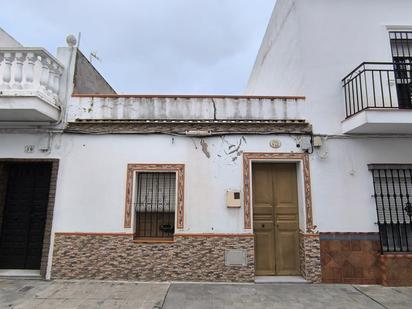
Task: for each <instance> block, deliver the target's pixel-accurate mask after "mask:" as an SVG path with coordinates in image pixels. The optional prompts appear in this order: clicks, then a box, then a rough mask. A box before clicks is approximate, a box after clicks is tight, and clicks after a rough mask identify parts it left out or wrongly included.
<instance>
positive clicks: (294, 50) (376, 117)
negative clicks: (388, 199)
mask: <svg viewBox="0 0 412 309" xmlns="http://www.w3.org/2000/svg"><path fill="white" fill-rule="evenodd" d="M411 10H412V2H411V1H404V0H397V1H385V0H378V1H372V0H371V1H356V0H353V1H352V0H348V1H339V0H333V1H324V0H315V1H305V0H293V1H289V0H285V1H283V0H278V1H277V3H276V7H275V10H274V13H273V16H272V18H271V20H270V23H269V26H268V30H267V32H266V35H265V37H264V40H263V43H262V46H261V48H260V51H259V54H258V56H257V59H256V63H255V66H254V68H253V71H252V74H251V77H250V80H249V84H248V86H247V89H246V94H247V95H273V94H275V93H276V94H282V95H291V94H294V95H304V96H305V97H306V102H307V105H308V106H309V107H310V108H308V109H307V111H306V113H305V115H304V119H306V120H308V121H309V122H310V123H311V124H312V126H313V132H314V134H315V135H320V136H322V137H323V141H324V142H323V145H322V147H320V148H318V149H317V150H315V153H314V154H313V155H312V156H311V157H312V166H311V168H312V169H311V173H312V188H313V192H312V194H313V208H314V221H315V222H314V223H315V224H316V225H317V226H318V228H319V230H320V231H321V232H344V231H353V232H355V231H358V232H376V231H377V226H376V225H375V222H376V210H375V201H374V199H373V198H372V197H371V195H372V194H373V183H372V176H371V173H370V171H368V167H367V165H368V164H372V163H411V162H412V161H411V154H412V147H411V145H412V144H411V142H412V137H411V133H412V131H411V121H412V113H411V111H410V110H390V111H388V110H379V109H377V110H370V111H364V112H362V113H359V114H357V115H355V116H352V117H350V118H348V119H347V120H345V96H344V91H343V89H342V78H344V77H345V76H346V75H347V74H349V73H350V72H351V71H352V70H353V69H355V68H356V67H357V66H358V65H359V64H361V63H362V62H368V61H370V62H389V63H390V62H392V61H393V60H392V53H391V44H390V38H389V31H391V30H396V31H410V30H411V29H412V23H411V20H410V16H409V12H410V11H411ZM392 91H394V92H395V91H396V89H394V87H393V86H392ZM349 132H352V133H358V134H357V135H356V136H354V135H348V134H344V133H349ZM359 133H360V134H359ZM317 152H318V153H319V154H320V155H319V154H318V155H317V154H316V153H317Z"/></svg>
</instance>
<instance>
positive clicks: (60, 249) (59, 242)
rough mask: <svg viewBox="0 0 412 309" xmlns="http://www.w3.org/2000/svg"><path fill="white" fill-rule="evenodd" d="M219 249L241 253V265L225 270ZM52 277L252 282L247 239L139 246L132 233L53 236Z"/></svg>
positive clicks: (251, 241)
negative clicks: (243, 257)
mask: <svg viewBox="0 0 412 309" xmlns="http://www.w3.org/2000/svg"><path fill="white" fill-rule="evenodd" d="M225 249H244V250H246V252H247V265H246V266H242V267H241V266H225V261H224V252H225ZM51 276H52V278H53V279H97V280H139V281H170V280H173V281H233V282H253V281H254V276H255V266H254V238H253V237H178V236H177V237H176V238H175V242H173V243H154V244H142V243H136V242H134V241H133V236H132V235H92V234H83V235H75V234H72V235H71V234H63V233H61V234H59V233H56V235H55V240H54V254H53V265H52V272H51Z"/></svg>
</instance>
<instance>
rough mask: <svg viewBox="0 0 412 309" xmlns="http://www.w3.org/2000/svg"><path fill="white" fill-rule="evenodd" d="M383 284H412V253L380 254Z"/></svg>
mask: <svg viewBox="0 0 412 309" xmlns="http://www.w3.org/2000/svg"><path fill="white" fill-rule="evenodd" d="M380 265H381V272H382V285H385V286H412V255H411V254H385V255H381V256H380Z"/></svg>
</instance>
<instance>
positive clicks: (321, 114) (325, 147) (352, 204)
mask: <svg viewBox="0 0 412 309" xmlns="http://www.w3.org/2000/svg"><path fill="white" fill-rule="evenodd" d="M411 11H412V2H411V1H408V0H396V1H386V0H368V1H361V2H359V1H356V0H347V1H341V0H312V1H306V0H278V1H277V4H276V7H275V10H274V14H273V16H272V18H271V21H270V23H269V26H268V30H267V33H266V35H265V38H264V40H263V43H262V46H261V49H260V51H259V54H258V56H257V60H256V63H255V66H254V68H253V71H252V74H251V77H250V81H249V85H248V87H247V89H246V94H247V96H244V97H237V98H234V97H212V96H209V97H207V96H205V97H196V96H193V97H189V96H180V97H179V96H175V97H173V96H172V97H167V96H164V97H162V96H146V97H143V96H133V95H131V96H118V95H115V94H106V93H101V94H99V93H98V95H94V94H87V93H83V94H75V95H71V94H72V92H73V89H74V88H76V87H75V85H73V83H74V82H73V76H74V74H75V62H76V49H75V48H62V49H59V51H58V55H57V59H54V57H53V56H51V55H49V54H48V53H47V52H46V51H44V50H36V52H41V53H43V55H44V59H46V58H47V59H49V60H50V61H46V62H44V61H43V62H42V63H40V62H41V61H40V60H39V59H37V60H38V61H40V62H39V63H38V64H36V65H35V66H34V67H35V69H36V70H37V71H36V72H37V73H36V74H37V75H35V76H37V80H38V81H37V82H36V83H37V84H36V85H37V86H38V88H39V89H40V90H39V91H40V93H42V92H44V94H47V95H48V96H50V95H51V96H53V98H54V100H55V102H57V103H56V104H55V105H56V111H55V112H56V114H55V115H54V116H53V117H52V121H47V123H42V125H43V126H42V127H39V126H38V125H39V123H38V122H39V121H40V120H41V119H40V120H39V119H38V120H37V121H36V122H35V123H30V119H31V120H33V117H34V116H33V117H31V115H32V114H30V113H28V112H27V108H26V109H24V110H23V111H19V109H22V108H19V107H16V106H17V105H18V104H22V102H23V98H26V99H27V96H25V95H24V93H23V92H22V90H23V88H24V87H15V89H14V88H13V87H12V88H7V91H9V90H10V89H12V90H10V91H15V92H16V93H15V94H16V95H15V96H16V97H14V98H10V96H11V95H6V96H5V95H3V96H0V121H3V123H0V126H1V128H0V130H1V131H0V159H9V158H13V159H16V158H19V159H59V160H60V163H59V170H58V180H57V186H56V200H55V208H54V218H53V224H52V235H53V233H120V234H122V233H124V234H132V233H133V232H134V231H135V226H134V225H132V227H131V228H129V227H125V224H124V221H125V201H126V173H127V166H128V164H184V165H185V182H184V226H183V228H181V229H177V230H176V233H177V234H226V235H227V234H238V235H239V234H245V235H248V234H249V235H250V234H251V233H253V228H247V227H245V208H244V201H243V200H242V204H241V207H240V208H228V207H227V204H226V191H228V190H235V191H240V192H242V194H241V196H242V197H243V191H244V189H245V188H244V174H243V173H244V165H243V164H244V160H243V158H244V153H251V152H252V153H304V152H308V153H309V163H310V186H311V206H312V211H313V224H314V225H315V226H316V228H315V229H314V230H312V229H311V228H310V229H308V226H306V223H305V222H306V215H307V214H306V210H305V203H306V204H307V201H306V202H305V198H306V197H307V195H308V192H307V191H305V188H304V181H305V180H304V171H303V167H302V163H301V162H298V161H296V162H297V163H298V169H297V171H298V179H297V183H298V191H299V192H298V199H299V228H300V230H301V232H302V233H306V232H308V233H313V232H315V233H316V232H318V231H319V232H377V231H378V227H377V225H376V220H377V219H376V208H375V200H374V198H373V196H372V195H373V193H374V189H373V183H372V176H371V173H370V171H369V170H368V164H377V163H387V164H396V163H399V164H408V163H409V164H410V163H412V161H411V158H412V146H411V145H412V144H411V142H412V135H411V134H412V126H411V125H412V120H411V119H412V117H411V116H412V115H411V112H410V111H405V110H404V111H399V110H396V111H392V110H391V111H379V110H375V111H362V113H359V114H357V115H355V116H353V117H350V118H348V119H346V120H345V117H346V116H345V101H344V93H343V90H342V82H341V80H342V78H343V77H344V76H345V75H347V74H348V73H349V72H351V71H352V70H353V69H354V68H355V67H357V66H358V65H359V64H360V63H362V62H365V61H382V62H392V55H391V46H390V40H389V34H388V31H390V30H391V29H392V30H394V29H395V30H411V29H412V23H411V22H410V12H411ZM0 46H1V45H0ZM13 48H14V49H13V50H11V49H10V50H9V49H8V48H5V47H4V48H3V51H2V50H1V49H2V48H1V47H0V55H5V54H7V56H8V57H10V56H9V54H10V52H12V53H14V55H16V53H22V52H23V53H24V54H25V55H27V54H29V53H30V52H32V50H31V49H25V50H23V49H24V48H23V47H13ZM3 58H5V57H4V56H3ZM3 58H0V61H3ZM7 61H8V60H7V59H6V60H5V61H3V62H2V66H1V67H0V77H2V76H6V77H7V75H8V74H9V73H8V70H9V69H10V68H11V69H12V70H14V71H13V72H15V73H13V74H12V75H11V76H10V78H8V77H7V78H6V79H4V78H3V81H1V79H0V83H1V82H3V84H0V85H5V84H7V85H8V84H11V83H12V82H11V81H13V80H14V81H17V82H18V81H19V80H20V79H21V78H20V77H19V76H17V79H16V74H19V73H18V72H19V63H18V61H17V60H15V56H13V61H15V62H13V64H12V65H11V66H10V67H8V66H9V64H7V63H6V62H7ZM25 61H26V60H25ZM44 63H46V64H47V65H51V67H52V69H50V68H46V69H47V70H45V68H44V66H45V65H43V67H42V64H44ZM53 63H54V64H55V65H54V66H55V67H58V70H57V69H56V70H57V71H56V70H55V71H53ZM23 69H24V70H26V71H27V70H31V69H32V66H31V64H30V63H29V60H27V61H26V62H25V63H24V66H23ZM24 70H23V75H22V76H23V79H26V80H27V73H25V72H26V71H24ZM42 70H43V71H42ZM45 71H47V72H49V74H51V75H50V76H51V78H49V79H47V80H46V79H42V77H41V76H42V74H43V73H44V72H45ZM16 72H17V73H16ZM57 73H58V74H57ZM29 79H30V78H29ZM20 82H22V80H20ZM91 84H93V83H91ZM102 84H104V83H102ZM37 86H36V87H37ZM90 87H92V86H90ZM102 87H108V86H107V85H106V84H104V86H102ZM20 88H21V89H20ZM96 92H98V90H97V91H96ZM19 95H20V97H19ZM276 95H282V96H286V97H274V96H276ZM258 96H267V97H258ZM287 96H290V97H287ZM292 96H295V97H292ZM296 96H300V97H296ZM303 96H304V97H303ZM39 98H40V99H41V100H42V102H43V103H47V104H49V105H50V104H51V103H53V102H50V100H48V99H47V98H46V99H44V98H43V95H42V94H37V95H35V96H34V99H33V98H29V102H28V104H31V106H32V107H31V108H33V110H35V111H36V113H37V114H38V115H37V116H39V115H41V114H42V113H43V114H45V112H42V110H41V108H36V107H34V104H35V102H36V100H38V99H39ZM6 100H7V102H6ZM16 104H17V105H16ZM3 109H4V110H7V115H6V112H3V113H2V111H3ZM19 113H20V114H19ZM8 115H13V117H14V116H15V115H17V116H18V117H20V118H19V119H17V121H16V119H14V118H13V119H11V118H8V117H9V116H8ZM39 117H40V116H39ZM217 119H219V120H221V121H240V120H245V121H246V120H247V121H251V122H253V121H265V120H268V121H269V120H270V121H279V123H281V122H284V123H289V124H290V123H299V124H305V125H308V126H310V125H311V126H312V130H313V134H314V135H315V136H316V137H319V139H317V141H318V142H319V141H320V144H318V145H316V146H315V147H312V146H310V145H309V146H308V147H305V146H304V144H307V143H308V141H309V140H310V138H311V134H309V133H308V132H301V134H299V133H296V132H289V133H288V132H287V131H285V132H280V133H278V134H275V133H273V132H269V133H265V132H240V133H239V132H235V133H232V134H225V133H221V134H217V136H209V134H208V133H210V132H207V133H206V134H204V133H203V136H202V137H193V136H190V134H187V136H185V134H184V133H185V132H179V133H178V134H175V133H167V134H160V133H159V132H156V133H155V134H147V133H145V132H136V131H134V132H124V131H117V132H116V131H114V132H107V131H106V132H98V131H96V132H91V131H90V130H89V131H85V132H81V130H80V131H79V130H77V131H72V130H70V125H71V124H73V123H77V124H78V123H86V124H87V123H90V125H93V124H98V123H99V122H100V124H102V123H109V124H110V123H111V122H112V123H113V122H116V121H117V122H119V123H121V122H123V123H127V122H128V121H129V122H133V121H137V120H139V121H149V120H150V121H161V120H173V121H179V120H202V121H210V122H213V121H215V120H217ZM40 122H41V121H40ZM65 129H66V130H65ZM109 131H110V130H109ZM112 133H113V134H112ZM346 133H358V134H357V135H356V134H355V135H354V134H346ZM211 135H213V134H212V133H211ZM273 142H276V143H273ZM271 143H272V146H271ZM274 144H277V145H278V147H273V145H274ZM27 146H33V147H27ZM27 149H31V151H27ZM233 149H236V151H232V150H233ZM285 160H286V161H288V160H287V159H282V160H279V161H276V162H284V161H285ZM267 161H271V160H267ZM272 161H274V160H272ZM272 161H271V162H272ZM289 161H291V162H295V161H293V160H289ZM252 185H253V184H252ZM242 199H243V198H242ZM133 213H134V212H132V217H133V216H134V214H133ZM132 222H133V220H132ZM252 226H253V225H252ZM52 239H53V237H52ZM52 252H53V244H52V245H51V248H50V256H49V258H50V259H51V257H52ZM50 265H51V263H49V272H50V267H51V266H50Z"/></svg>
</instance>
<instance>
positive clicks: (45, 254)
mask: <svg viewBox="0 0 412 309" xmlns="http://www.w3.org/2000/svg"><path fill="white" fill-rule="evenodd" d="M59 161H60V160H59V159H42V158H39V159H36V158H25V159H17V158H0V165H1V164H7V163H30V162H31V163H41V162H48V163H51V175H50V185H49V198H48V204H47V217H46V223H45V226H44V236H43V248H42V255H41V263H40V275H41V277H42V278H46V273H47V269H48V267H49V265H50V263H51V261H49V256H50V244H51V231H52V224H53V212H54V205H55V197H56V186H57V175H58V170H59ZM4 185H5V186H7V181H6V182H5V184H4ZM0 198H2V199H3V198H5V196H0ZM1 202H3V203H4V202H5V201H1ZM0 211H4V209H1V210H0Z"/></svg>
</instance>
